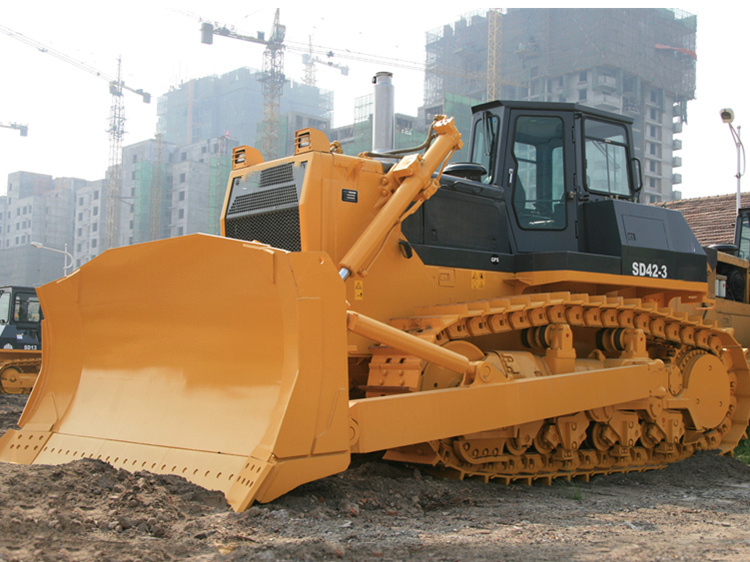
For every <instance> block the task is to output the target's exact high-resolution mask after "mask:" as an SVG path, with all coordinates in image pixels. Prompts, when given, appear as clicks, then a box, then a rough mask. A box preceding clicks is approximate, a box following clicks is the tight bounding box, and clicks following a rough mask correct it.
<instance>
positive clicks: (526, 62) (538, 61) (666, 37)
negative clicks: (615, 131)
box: [502, 8, 696, 99]
mask: <svg viewBox="0 0 750 562" xmlns="http://www.w3.org/2000/svg"><path fill="white" fill-rule="evenodd" d="M504 20H505V21H504V34H503V38H502V41H503V46H504V49H503V60H502V67H503V75H504V77H505V78H508V79H509V80H510V81H512V82H517V83H524V82H529V84H530V88H529V90H530V91H529V95H531V96H534V95H538V94H541V93H544V92H545V91H546V87H545V86H546V83H545V82H544V81H543V80H542V78H552V79H554V78H555V77H558V76H563V75H565V74H568V73H571V72H575V71H583V70H588V69H596V68H598V69H602V70H604V71H606V69H609V70H611V73H609V75H608V77H611V78H613V79H614V80H615V82H613V85H614V86H615V89H617V90H618V91H619V93H620V94H623V93H626V92H625V86H626V85H627V82H626V81H627V79H628V78H629V77H638V82H641V83H649V84H651V85H652V86H653V87H656V88H659V89H663V90H665V91H666V92H669V93H670V94H671V95H672V96H673V97H678V98H684V99H693V98H694V97H695V62H696V56H695V39H696V16H694V15H692V14H689V13H687V12H684V11H681V10H674V9H666V8H659V9H652V8H642V9H624V8H618V9H608V8H596V9H572V8H571V9H568V8H565V9H511V10H508V12H507V14H506V15H505V16H504ZM601 80H602V83H603V84H605V85H606V82H607V80H606V77H602V78H601ZM635 89H636V88H635V87H633V90H635ZM634 93H636V94H637V95H640V93H637V92H634Z"/></svg>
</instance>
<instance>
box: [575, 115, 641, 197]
mask: <svg viewBox="0 0 750 562" xmlns="http://www.w3.org/2000/svg"><path fill="white" fill-rule="evenodd" d="M583 132H584V136H585V139H586V140H585V144H586V187H587V188H588V190H589V191H593V192H596V193H604V194H606V195H614V196H624V197H631V195H632V192H631V189H630V181H629V178H628V153H627V131H626V130H625V127H623V126H622V125H615V124H612V123H605V122H603V121H597V120H595V119H586V121H585V122H584V127H583Z"/></svg>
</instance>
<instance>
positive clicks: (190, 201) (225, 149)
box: [166, 137, 240, 237]
mask: <svg viewBox="0 0 750 562" xmlns="http://www.w3.org/2000/svg"><path fill="white" fill-rule="evenodd" d="M238 144H240V143H239V142H238V141H237V140H236V139H232V138H229V137H219V138H213V139H207V140H203V141H200V142H196V143H193V144H191V145H188V146H185V147H180V148H179V149H177V150H176V151H175V154H174V156H175V161H174V163H173V164H172V165H171V171H170V177H171V180H172V189H171V190H170V192H169V194H168V206H167V219H168V222H167V224H166V227H167V230H166V232H167V236H170V237H171V236H182V235H184V234H193V233H196V232H203V233H206V234H220V233H221V224H220V220H221V210H222V206H223V205H224V196H225V194H226V190H227V182H228V181H229V173H230V172H231V170H232V149H233V148H234V147H235V146H237V145H238Z"/></svg>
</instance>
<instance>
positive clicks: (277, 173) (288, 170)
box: [259, 162, 294, 187]
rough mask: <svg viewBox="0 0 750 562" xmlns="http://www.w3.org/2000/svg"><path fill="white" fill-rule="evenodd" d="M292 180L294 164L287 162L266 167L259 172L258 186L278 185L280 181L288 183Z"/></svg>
mask: <svg viewBox="0 0 750 562" xmlns="http://www.w3.org/2000/svg"><path fill="white" fill-rule="evenodd" d="M293 181H294V166H292V163H291V162H289V163H288V164H282V165H281V166H274V167H273V168H266V169H265V170H262V171H261V172H260V185H259V187H269V186H271V185H279V184H280V183H290V182H293Z"/></svg>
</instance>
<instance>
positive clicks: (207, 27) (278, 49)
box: [201, 8, 286, 158]
mask: <svg viewBox="0 0 750 562" xmlns="http://www.w3.org/2000/svg"><path fill="white" fill-rule="evenodd" d="M214 35H220V36H222V37H230V38H232V39H239V40H240V41H249V42H251V43H259V44H261V45H265V46H266V49H265V51H264V52H263V72H262V75H261V76H262V78H261V82H262V83H263V121H262V122H261V142H260V144H261V150H262V153H263V154H264V155H265V154H268V155H269V157H273V158H276V157H278V156H280V154H279V151H280V147H279V103H280V100H281V93H282V91H283V89H284V84H285V83H286V78H285V77H284V37H285V36H286V26H285V25H281V24H280V23H279V8H276V15H275V17H274V19H273V27H272V28H271V35H270V36H269V38H268V39H266V38H265V34H264V33H263V32H258V35H257V37H251V36H249V35H241V34H239V33H237V32H235V31H234V30H233V29H230V28H228V27H227V26H225V25H222V26H221V27H219V26H218V25H214V24H212V23H209V22H203V24H202V25H201V42H202V43H204V44H206V45H211V44H213V36H214Z"/></svg>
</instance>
